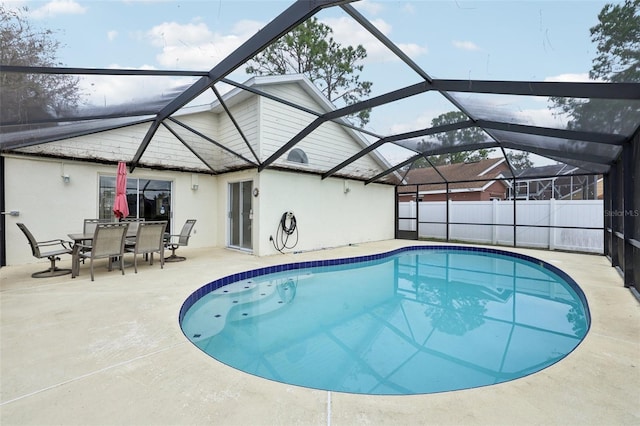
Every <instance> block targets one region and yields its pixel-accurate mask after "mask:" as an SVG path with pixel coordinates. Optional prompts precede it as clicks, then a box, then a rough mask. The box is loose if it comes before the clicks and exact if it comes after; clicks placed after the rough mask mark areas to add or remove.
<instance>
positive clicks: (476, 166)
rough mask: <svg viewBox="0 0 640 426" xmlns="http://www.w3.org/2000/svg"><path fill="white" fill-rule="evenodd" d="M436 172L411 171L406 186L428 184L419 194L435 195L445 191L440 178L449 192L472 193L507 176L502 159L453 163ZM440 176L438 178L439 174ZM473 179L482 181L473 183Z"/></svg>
mask: <svg viewBox="0 0 640 426" xmlns="http://www.w3.org/2000/svg"><path fill="white" fill-rule="evenodd" d="M436 167H437V169H438V170H437V171H436V170H435V169H434V168H432V167H428V168H421V169H411V170H410V171H409V173H407V175H406V176H405V181H406V182H407V184H408V185H418V184H429V185H428V186H423V187H422V188H421V189H425V190H426V191H420V192H421V193H431V194H437V193H442V192H445V191H446V190H447V186H446V183H444V181H443V179H442V176H444V177H445V178H446V179H447V180H448V181H449V182H451V183H449V191H450V192H474V191H484V190H485V189H486V188H487V187H488V186H489V185H491V184H492V183H493V182H495V180H496V179H498V178H501V177H504V176H505V174H508V172H509V169H508V166H507V164H506V162H505V160H504V158H488V159H486V160H479V161H474V162H470V163H454V164H448V165H446V166H436ZM438 172H439V173H440V174H442V176H440V174H439V173H438ZM474 179H483V180H478V181H475V182H460V181H471V180H474ZM437 182H442V183H437ZM398 192H414V190H412V189H411V188H407V187H400V188H398Z"/></svg>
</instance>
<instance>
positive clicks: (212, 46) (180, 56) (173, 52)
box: [146, 21, 262, 70]
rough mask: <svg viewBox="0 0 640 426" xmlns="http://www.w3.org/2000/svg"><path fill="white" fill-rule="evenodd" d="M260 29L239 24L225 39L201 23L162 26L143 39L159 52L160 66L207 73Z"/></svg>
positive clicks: (247, 23) (252, 22) (168, 23)
mask: <svg viewBox="0 0 640 426" xmlns="http://www.w3.org/2000/svg"><path fill="white" fill-rule="evenodd" d="M261 27H262V24H260V23H257V22H254V21H240V22H238V23H237V24H236V25H235V26H234V28H233V29H232V32H231V33H230V34H226V35H224V34H219V33H216V32H213V31H211V30H210V29H209V27H208V26H207V25H206V24H205V23H203V22H192V23H188V24H179V23H177V22H164V23H162V24H160V25H157V26H155V27H153V28H152V29H151V30H149V31H148V32H147V33H146V36H147V37H148V38H149V40H150V41H151V44H152V45H153V46H156V47H159V48H161V49H162V50H161V52H160V53H159V54H158V55H157V56H156V58H157V60H158V63H160V64H161V65H162V66H166V67H170V68H179V69H204V70H209V69H211V67H212V66H213V65H215V64H216V63H217V62H219V61H220V60H222V59H224V58H225V57H226V56H228V55H229V54H230V53H231V52H233V51H234V50H235V49H236V48H237V47H238V46H240V45H241V44H242V43H243V42H244V41H246V40H247V39H248V38H249V37H251V36H252V35H253V34H255V33H256V32H257V31H258V29H260V28H261Z"/></svg>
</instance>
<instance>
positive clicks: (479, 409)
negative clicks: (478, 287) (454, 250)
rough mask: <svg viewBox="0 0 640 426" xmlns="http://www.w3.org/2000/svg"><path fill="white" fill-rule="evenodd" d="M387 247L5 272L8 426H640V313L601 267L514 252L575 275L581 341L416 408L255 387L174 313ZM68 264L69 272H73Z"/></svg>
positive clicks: (186, 251) (389, 245) (573, 257)
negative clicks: (218, 290) (279, 274)
mask: <svg viewBox="0 0 640 426" xmlns="http://www.w3.org/2000/svg"><path fill="white" fill-rule="evenodd" d="M414 244H428V243H417V242H412V241H399V240H398V241H382V242H376V243H369V244H362V245H358V246H349V247H341V248H336V249H330V250H321V251H317V252H308V253H300V254H286V255H278V256H269V257H262V258H258V257H254V256H251V255H248V254H244V253H240V252H236V251H232V250H228V249H221V248H211V249H192V248H189V247H186V248H181V249H180V252H181V254H183V255H185V256H186V257H187V261H185V262H179V263H167V264H165V268H164V269H163V270H161V269H160V266H159V264H158V263H157V262H155V263H154V265H153V266H149V265H148V264H143V265H142V266H140V265H139V272H138V274H135V273H134V272H133V269H132V268H128V269H127V270H126V275H124V276H122V275H121V274H120V272H119V271H117V270H114V271H112V272H108V271H107V270H106V268H104V267H103V266H102V265H99V266H97V267H96V278H95V281H94V282H91V280H90V277H89V271H88V264H87V265H84V266H82V268H81V275H80V276H79V277H78V278H75V279H71V276H70V275H66V276H62V277H56V278H47V279H33V278H31V273H32V272H35V271H38V270H41V269H44V267H46V266H47V265H48V263H46V264H30V265H20V266H10V267H4V268H1V269H0V276H1V279H0V309H1V310H0V312H1V328H0V333H1V336H0V337H1V340H0V343H1V347H0V351H1V352H0V357H1V368H0V383H1V384H0V386H1V393H0V424H2V425H3V426H8V425H54V424H56V425H294V424H295V425H306V424H309V425H328V424H331V425H359V424H362V425H426V424H443V425H444V424H451V425H460V424H465V425H473V424H482V425H502V424H504V425H516V424H517V425H533V424H536V425H540V424H545V425H551V424H558V425H567V424H576V425H578V424H579V425H625V424H628V425H631V424H635V425H638V424H640V396H639V395H640V393H639V392H640V357H639V354H640V304H639V303H638V301H637V300H636V299H635V298H634V296H633V295H632V294H631V292H630V291H629V289H626V288H624V287H623V285H622V279H621V278H620V276H619V274H618V273H617V272H616V270H615V269H614V268H612V267H611V266H610V265H609V264H608V262H607V259H606V258H604V257H602V256H595V255H580V254H570V253H563V252H551V251H538V250H526V249H513V250H512V251H515V252H519V253H524V254H528V255H530V256H533V257H537V258H540V259H542V260H545V261H547V262H550V263H552V264H554V265H556V266H558V267H560V268H561V269H563V270H564V271H565V272H567V273H568V274H569V275H570V276H572V277H573V278H574V279H575V280H576V281H577V282H578V284H579V285H580V286H581V287H582V289H583V291H584V292H585V294H586V296H587V299H588V301H589V306H590V309H591V316H592V325H591V330H590V331H589V333H588V335H587V337H586V338H585V340H584V341H583V342H582V344H580V346H579V347H578V348H577V349H576V350H575V351H573V352H572V353H571V354H569V356H567V357H566V358H565V359H563V360H562V361H560V362H559V363H557V364H555V365H553V366H551V367H549V368H547V369H544V370H542V371H540V372H538V373H536V374H532V375H530V376H527V377H524V378H522V379H518V380H514V381H511V382H507V383H502V384H499V385H493V386H488V387H483V388H477V389H470V390H463V391H455V392H447V393H441V394H430V395H419V396H362V395H353V394H344V393H336V392H327V391H319V390H311V389H306V388H301V387H296V386H290V385H286V384H281V383H276V382H272V381H268V380H265V379H261V378H258V377H254V376H251V375H248V374H245V373H242V372H239V371H237V370H234V369H232V368H230V367H228V366H226V365H223V364H221V363H219V362H217V361H215V360H214V359H212V358H210V357H208V356H207V355H205V354H203V353H202V352H201V351H200V350H198V349H197V348H196V347H195V346H194V345H192V344H191V343H190V342H189V341H187V339H186V338H185V337H184V335H183V334H182V332H181V330H180V327H179V325H178V311H179V309H180V306H181V304H182V303H183V301H184V300H185V299H186V298H187V296H189V294H191V293H192V292H193V291H194V290H195V289H197V288H199V287H201V286H202V285H204V284H206V283H208V282H209V281H212V280H213V279H216V278H219V277H222V276H225V275H228V274H231V273H235V272H239V271H243V270H247V269H254V268H259V267H263V266H267V265H273V264H280V263H290V262H294V261H295V262H297V261H304V260H316V259H324V258H339V257H352V256H359V255H364V254H372V253H380V252H385V251H389V250H391V249H394V248H397V247H400V246H405V245H414ZM70 264H71V260H70V258H69V257H68V256H67V257H66V258H65V259H63V261H62V262H60V266H62V267H70Z"/></svg>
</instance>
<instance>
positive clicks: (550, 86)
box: [432, 79, 640, 100]
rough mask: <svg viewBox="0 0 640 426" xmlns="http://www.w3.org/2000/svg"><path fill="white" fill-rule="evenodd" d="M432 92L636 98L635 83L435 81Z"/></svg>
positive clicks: (637, 87)
mask: <svg viewBox="0 0 640 426" xmlns="http://www.w3.org/2000/svg"><path fill="white" fill-rule="evenodd" d="M432 84H433V89H434V90H439V91H446V92H462V93H491V94H499V95H523V96H545V97H561V98H590V99H628V100H638V99H640V84H639V83H609V82H607V83H568V82H551V81H544V82H543V81H494V80H439V79H434V80H433V81H432Z"/></svg>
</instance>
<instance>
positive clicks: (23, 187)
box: [4, 156, 218, 265]
mask: <svg viewBox="0 0 640 426" xmlns="http://www.w3.org/2000/svg"><path fill="white" fill-rule="evenodd" d="M63 167H64V174H67V175H69V177H70V182H69V183H67V184H65V183H64V182H63V180H62V178H61V175H62V170H63ZM115 174H116V166H109V165H100V164H96V163H87V162H81V161H77V162H76V161H66V160H65V161H60V160H51V159H40V158H36V157H22V156H6V158H5V176H6V182H5V185H4V189H5V205H6V206H7V209H9V210H18V211H19V212H20V216H17V217H16V216H9V215H7V216H5V224H6V239H7V241H6V247H7V252H6V257H7V265H14V264H22V263H32V262H37V261H38V260H37V259H36V258H34V257H33V256H32V255H31V249H30V248H29V245H28V243H27V239H26V238H25V236H24V235H23V234H22V232H21V231H20V229H18V227H17V226H16V225H15V224H16V223H18V222H22V223H24V224H25V225H27V227H28V228H29V229H30V230H31V232H32V233H33V235H34V237H35V238H36V239H37V240H40V241H43V240H50V239H58V238H62V239H68V237H67V234H70V233H78V232H82V226H83V220H84V219H85V218H95V217H98V188H99V176H100V175H111V176H115ZM129 176H131V177H135V178H142V179H162V180H168V181H171V182H172V206H171V208H172V212H173V218H172V222H173V229H172V230H171V231H172V233H179V232H180V229H181V228H182V225H183V224H184V222H185V220H187V219H197V220H198V222H197V223H196V227H195V229H194V231H195V233H194V234H193V235H192V238H191V239H190V240H189V246H193V247H206V246H211V245H214V244H212V241H217V239H218V236H217V232H218V229H217V226H216V223H215V220H211V218H215V217H216V215H217V210H218V204H217V203H218V197H217V193H216V192H217V190H218V187H217V185H216V181H217V178H216V177H215V176H210V175H199V182H198V183H199V189H198V190H197V191H193V190H191V173H180V172H173V171H172V172H165V171H156V170H149V169H142V168H138V169H136V170H135V171H134V172H133V173H131V174H130V175H129Z"/></svg>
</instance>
